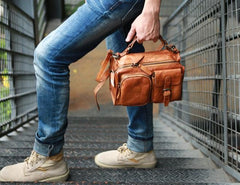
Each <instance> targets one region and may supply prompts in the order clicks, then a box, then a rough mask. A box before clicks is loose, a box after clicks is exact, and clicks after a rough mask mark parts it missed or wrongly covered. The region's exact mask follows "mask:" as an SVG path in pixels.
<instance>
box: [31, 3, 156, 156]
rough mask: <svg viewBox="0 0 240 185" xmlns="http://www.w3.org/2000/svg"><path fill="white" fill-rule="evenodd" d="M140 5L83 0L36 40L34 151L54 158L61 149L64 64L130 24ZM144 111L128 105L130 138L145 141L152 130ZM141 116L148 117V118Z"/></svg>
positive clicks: (66, 89) (66, 93)
mask: <svg viewBox="0 0 240 185" xmlns="http://www.w3.org/2000/svg"><path fill="white" fill-rule="evenodd" d="M143 5H144V0H111V1H109V0H87V3H85V4H84V5H83V6H81V7H80V8H79V9H78V10H77V11H76V12H75V13H74V14H73V15H72V16H70V17H69V18H68V19H67V20H66V21H65V22H64V23H63V24H61V25H60V26H59V27H58V28H57V29H56V30H54V31H53V32H52V33H50V34H49V35H48V36H47V37H46V38H44V39H43V40H42V41H41V42H40V43H39V45H38V46H37V48H36V49H35V52H34V68H35V73H36V79H37V101H38V113H39V124H38V130H37V132H36V134H35V143H34V148H33V149H34V150H35V151H36V152H37V153H39V154H41V155H44V156H52V155H55V154H58V153H59V152H60V151H61V150H62V148H63V144H64V133H65V131H66V128H67V124H68V123H67V112H68V105H69V68H68V66H69V65H70V64H71V63H73V62H75V61H76V60H77V59H79V58H81V57H82V56H84V55H85V54H86V53H88V52H89V51H91V50H92V49H93V48H95V47H96V46H97V45H98V44H99V43H100V42H101V41H102V40H103V39H104V38H106V37H107V36H108V35H110V34H112V33H114V32H115V33H117V30H119V29H120V28H122V27H124V26H125V25H129V23H130V22H131V21H132V20H133V19H134V18H135V17H136V16H137V15H139V13H140V12H141V10H142V8H143ZM115 33H114V34H113V35H115ZM115 36H116V35H115ZM124 39H125V38H124ZM122 42H124V40H123V39H122ZM121 48H123V46H121ZM143 107H145V106H143ZM146 107H148V106H146ZM143 111H145V110H143V109H142V108H140V109H139V107H135V108H134V107H131V108H128V113H129V115H130V116H129V118H130V121H129V130H130V132H129V135H130V136H131V137H132V139H133V140H134V141H135V140H136V142H137V141H138V140H139V141H142V142H144V143H145V142H146V141H150V140H151V138H152V133H148V134H147V135H146V133H147V132H146V133H145V131H144V129H145V128H146V125H148V124H149V125H150V120H152V117H151V114H148V113H147V112H150V111H151V110H150V109H149V111H146V112H143ZM133 114H134V115H133ZM141 115H148V116H149V118H145V117H142V116H141ZM134 125H135V126H134ZM141 125H142V126H141ZM142 132H144V134H143V135H142ZM132 143H134V142H132ZM132 145H134V144H130V147H132V149H133V150H137V151H138V150H139V149H138V148H137V147H134V146H132ZM135 148H136V149H135ZM130 149H131V148H130ZM147 150H148V149H147ZM149 150H150V148H149ZM139 152H140V151H139Z"/></svg>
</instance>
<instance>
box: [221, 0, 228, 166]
mask: <svg viewBox="0 0 240 185" xmlns="http://www.w3.org/2000/svg"><path fill="white" fill-rule="evenodd" d="M225 13H226V12H225V0H221V34H222V42H221V43H222V67H223V68H222V78H223V123H224V162H225V164H227V163H228V147H227V145H228V137H227V134H228V125H227V74H226V40H225V39H226V38H225V26H226V25H225Z"/></svg>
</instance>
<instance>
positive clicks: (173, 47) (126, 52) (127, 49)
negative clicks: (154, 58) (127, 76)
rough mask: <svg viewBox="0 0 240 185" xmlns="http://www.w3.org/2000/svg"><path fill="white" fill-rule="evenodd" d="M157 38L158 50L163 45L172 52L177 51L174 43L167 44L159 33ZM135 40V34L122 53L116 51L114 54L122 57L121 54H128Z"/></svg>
mask: <svg viewBox="0 0 240 185" xmlns="http://www.w3.org/2000/svg"><path fill="white" fill-rule="evenodd" d="M159 40H160V41H161V44H160V46H159V47H158V48H157V51H160V50H162V49H163V48H164V47H165V48H166V49H168V50H170V51H172V52H174V53H178V52H179V51H178V49H177V48H176V47H175V46H174V45H168V43H167V41H166V40H165V39H163V37H162V36H161V35H159ZM136 41H137V37H136V36H135V37H134V39H133V40H132V42H131V43H130V44H129V45H128V46H127V48H126V49H125V50H124V51H123V52H122V53H116V55H118V56H119V57H122V56H124V55H126V54H128V53H129V51H130V50H131V49H132V48H133V46H134V44H135V43H136Z"/></svg>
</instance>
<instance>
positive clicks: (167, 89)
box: [163, 88, 171, 92]
mask: <svg viewBox="0 0 240 185" xmlns="http://www.w3.org/2000/svg"><path fill="white" fill-rule="evenodd" d="M165 91H171V89H169V88H166V89H163V92H165Z"/></svg>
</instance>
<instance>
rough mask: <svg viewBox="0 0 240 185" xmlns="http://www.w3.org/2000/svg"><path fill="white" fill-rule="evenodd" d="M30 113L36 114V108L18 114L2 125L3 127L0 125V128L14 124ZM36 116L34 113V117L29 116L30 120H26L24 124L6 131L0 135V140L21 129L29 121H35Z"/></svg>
mask: <svg viewBox="0 0 240 185" xmlns="http://www.w3.org/2000/svg"><path fill="white" fill-rule="evenodd" d="M32 112H37V107H34V108H33V109H31V110H29V111H27V112H25V113H23V114H20V115H18V116H17V117H15V118H14V119H11V120H10V121H8V122H6V123H4V124H3V125H1V126H0V127H3V126H6V125H9V124H10V123H12V122H14V121H17V120H18V119H21V118H23V117H24V116H28V114H31V113H32ZM37 116H38V114H37V113H36V114H35V115H33V116H31V117H30V118H28V119H27V120H26V121H24V122H21V123H20V124H18V125H16V126H15V127H13V128H11V129H8V130H6V131H4V132H2V133H0V138H1V137H3V136H5V135H7V134H9V133H11V132H13V131H15V130H17V129H18V128H20V127H22V126H23V125H24V124H26V123H28V122H29V121H31V120H33V119H35V118H36V117H37Z"/></svg>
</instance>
